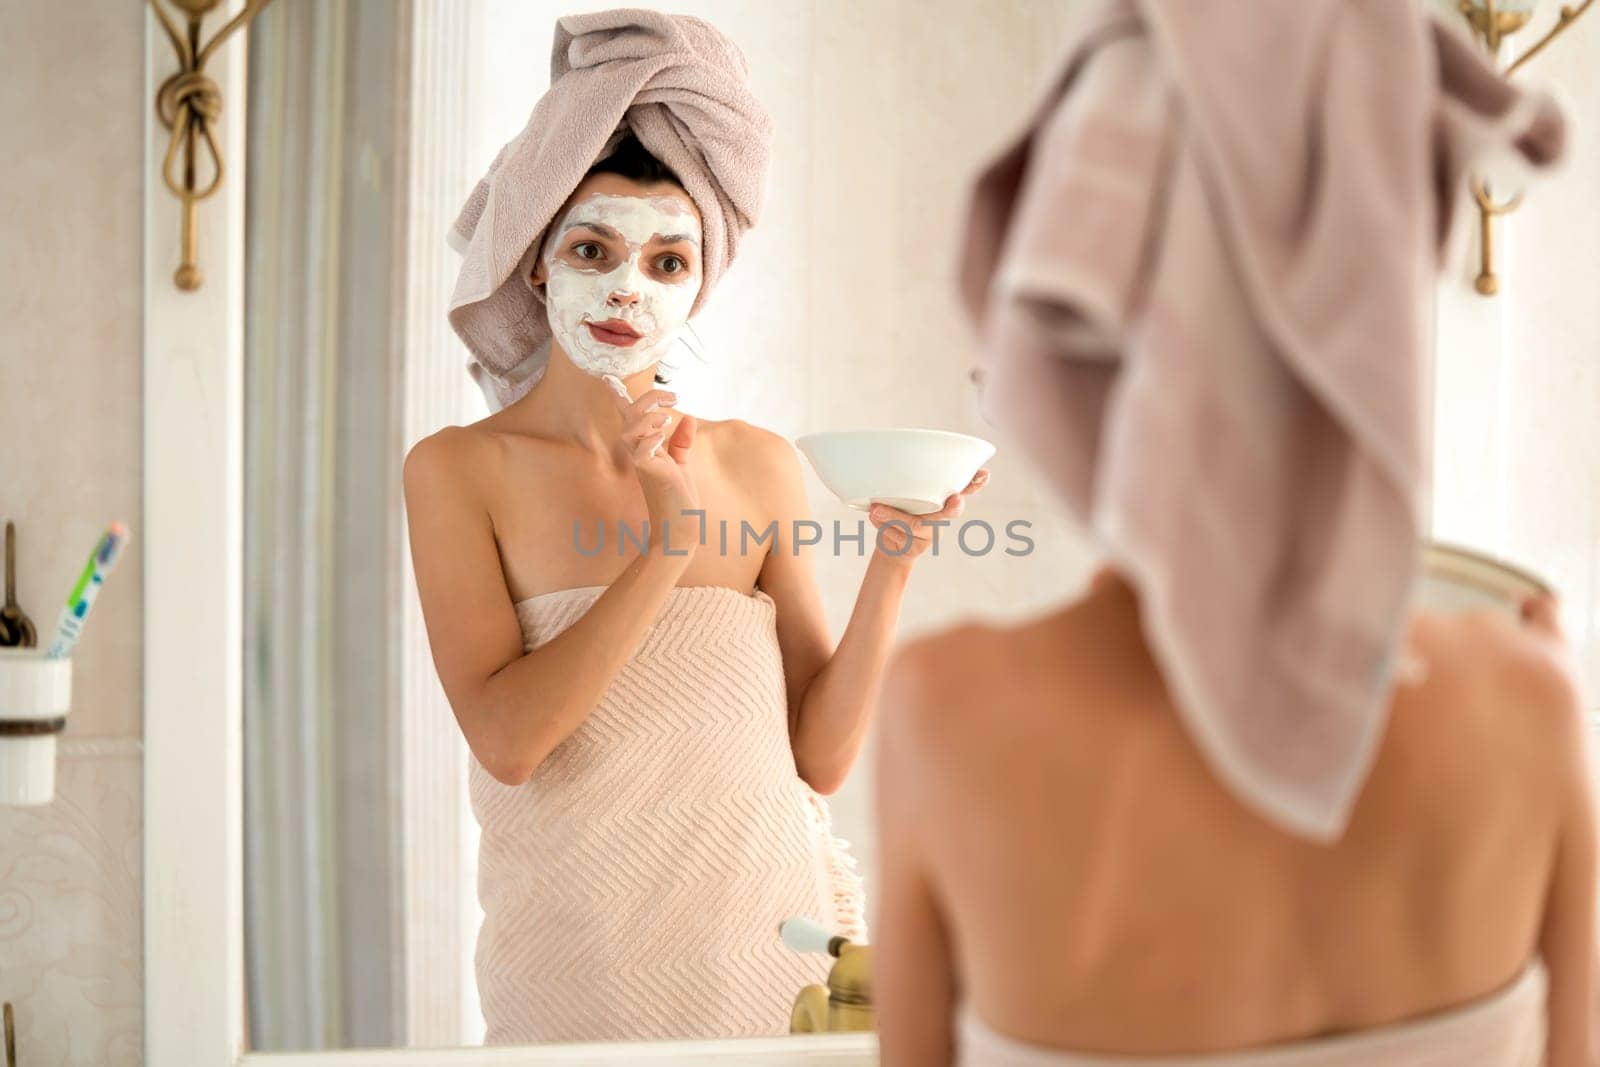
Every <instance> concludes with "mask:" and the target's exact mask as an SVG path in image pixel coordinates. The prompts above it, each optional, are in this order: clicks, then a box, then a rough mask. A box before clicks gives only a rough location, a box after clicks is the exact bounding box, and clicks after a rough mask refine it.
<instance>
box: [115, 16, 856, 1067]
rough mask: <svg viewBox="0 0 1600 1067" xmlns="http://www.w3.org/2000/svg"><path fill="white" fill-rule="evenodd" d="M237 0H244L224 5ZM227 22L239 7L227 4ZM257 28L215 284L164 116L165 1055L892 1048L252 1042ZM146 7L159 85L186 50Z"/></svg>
mask: <svg viewBox="0 0 1600 1067" xmlns="http://www.w3.org/2000/svg"><path fill="white" fill-rule="evenodd" d="M224 6H225V7H226V8H227V9H229V10H230V11H232V10H237V9H238V7H239V6H240V4H239V0H231V2H230V3H228V4H226V5H224ZM209 21H210V24H211V25H212V26H213V27H214V26H218V25H221V23H222V19H220V18H213V19H212V20H209ZM245 57H246V50H245V46H244V35H243V34H238V35H235V36H234V38H233V39H232V40H231V41H230V42H229V43H228V44H227V45H226V46H225V47H224V48H223V49H222V50H221V51H220V52H219V54H218V55H216V56H215V57H214V59H213V61H212V63H211V66H210V73H211V74H212V76H213V77H214V78H215V80H216V82H217V84H218V85H219V87H220V88H221V90H222V96H223V100H224V101H225V107H226V111H225V114H224V118H223V120H222V123H221V128H220V140H221V147H222V151H223V157H224V159H225V160H226V161H227V163H228V165H229V179H228V181H227V182H226V183H225V184H224V185H223V187H222V189H221V191H220V192H219V193H218V194H217V196H215V197H213V198H212V199H210V200H208V201H205V202H203V204H202V205H201V211H200V220H199V222H200V240H199V265H200V268H201V270H202V271H204V272H205V284H204V287H203V288H202V289H200V290H199V291H197V292H188V293H186V292H181V291H179V290H178V289H177V288H176V287H175V286H174V285H173V283H172V273H173V270H174V268H175V267H176V265H177V263H178V248H179V224H180V208H179V204H178V201H177V200H176V199H175V198H174V197H173V196H172V195H171V194H170V193H169V192H168V191H167V189H166V187H165V185H164V184H163V183H162V181H161V178H160V173H159V167H160V164H161V160H162V158H163V156H164V154H165V150H166V137H167V131H166V130H165V128H164V127H162V126H161V124H160V123H159V122H158V121H157V120H156V118H155V115H154V109H153V106H150V107H147V108H146V112H145V114H146V120H145V145H146V150H145V171H144V173H145V195H144V222H145V242H144V245H145V257H144V292H145V317H144V486H145V489H144V523H143V526H144V529H145V531H146V536H145V537H144V545H143V551H144V567H145V611H144V647H145V663H144V894H143V896H144V901H143V904H144V961H145V964H144V966H145V988H144V1005H145V1056H144V1059H145V1062H146V1063H149V1064H152V1065H162V1067H165V1065H168V1064H183V1065H185V1067H208V1065H213V1064H216V1065H229V1067H235V1065H237V1067H368V1065H374V1064H401V1065H408V1064H414V1065H421V1064H429V1065H458V1067H467V1065H481V1067H488V1065H491V1064H492V1065H508V1064H583V1065H589V1067H606V1065H620V1064H635V1063H651V1064H671V1063H679V1064H711V1063H730V1064H731V1063H738V1064H751V1065H756V1064H770V1065H774V1067H817V1065H826V1067H859V1065H866V1064H872V1063H876V1061H877V1054H876V1047H877V1042H876V1039H875V1036H874V1035H870V1034H836V1035H817V1036H809V1037H774V1038H754V1039H741V1040H728V1041H686V1042H662V1043H640V1044H609V1043H608V1044H584V1045H547V1046H542V1047H527V1048H509V1047H499V1048H457V1049H365V1050H358V1051H333V1052H311V1053H245V1052H243V1051H242V1049H243V1046H244V1035H245V1019H244V1004H245V988H244V931H243V918H244V883H243V845H242V842H243V829H244V827H243V821H242V815H243V788H242V774H241V770H242V761H241V750H242V745H241V740H242V633H243V620H242V616H241V605H242V583H241V561H242V549H241V534H242V532H243V521H244V516H243V514H242V500H243V491H242V490H243V448H242V441H243V434H242V423H243V396H242V381H243V284H242V283H243V267H244V190H243V181H242V174H243V159H244V132H243V131H244V123H243V118H242V117H243V115H244V114H245V108H244V89H245V77H244V65H245ZM173 67H174V62H173V57H172V55H171V49H170V45H169V43H168V41H167V40H166V37H165V35H164V33H163V32H162V31H161V29H160V27H159V25H158V24H157V23H156V21H155V18H154V16H153V15H151V14H149V13H148V11H147V14H146V33H145V76H144V94H145V96H144V98H145V99H146V100H147V101H152V102H153V101H154V100H155V94H156V90H157V88H158V87H159V85H160V83H161V81H162V80H163V79H164V78H165V77H166V76H167V74H168V73H170V72H171V71H172V70H173Z"/></svg>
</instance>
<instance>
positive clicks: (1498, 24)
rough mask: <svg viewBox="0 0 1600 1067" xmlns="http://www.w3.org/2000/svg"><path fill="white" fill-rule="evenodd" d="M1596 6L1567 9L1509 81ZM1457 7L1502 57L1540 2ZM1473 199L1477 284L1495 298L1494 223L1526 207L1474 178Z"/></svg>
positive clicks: (1478, 1) (1467, 1) (1461, 2)
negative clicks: (1501, 197) (1499, 195)
mask: <svg viewBox="0 0 1600 1067" xmlns="http://www.w3.org/2000/svg"><path fill="white" fill-rule="evenodd" d="M1593 3H1594V0H1583V3H1581V4H1579V5H1578V6H1577V7H1572V6H1571V5H1563V6H1562V8H1561V14H1560V17H1558V18H1557V19H1556V24H1555V25H1554V26H1552V27H1551V28H1550V31H1549V32H1548V33H1546V34H1545V35H1544V36H1543V37H1541V38H1539V40H1538V41H1536V42H1535V43H1534V44H1533V45H1532V47H1530V48H1529V49H1528V50H1527V51H1526V52H1523V53H1522V54H1521V55H1520V56H1518V57H1517V58H1516V61H1515V62H1513V63H1512V64H1511V65H1510V66H1508V67H1506V71H1505V72H1506V75H1507V76H1508V77H1509V76H1510V75H1512V74H1515V73H1516V72H1517V70H1518V69H1519V68H1520V67H1522V65H1523V64H1525V63H1527V62H1528V60H1530V59H1532V58H1533V57H1534V56H1536V55H1538V54H1539V53H1540V52H1542V51H1544V49H1545V47H1546V46H1548V45H1549V44H1550V42H1551V41H1553V40H1555V39H1556V38H1557V37H1558V36H1560V35H1561V34H1562V33H1563V32H1565V30H1566V29H1567V27H1568V26H1571V25H1572V24H1573V23H1574V22H1576V21H1577V20H1578V19H1579V18H1580V17H1581V16H1582V15H1583V13H1584V12H1585V11H1587V10H1589V5H1591V4H1593ZM1457 6H1458V7H1459V8H1460V11H1461V14H1463V15H1464V16H1466V19H1467V22H1468V23H1469V24H1470V25H1471V26H1472V32H1473V33H1475V34H1477V36H1478V39H1479V40H1480V41H1482V42H1483V46H1484V47H1485V48H1487V49H1488V50H1489V54H1490V55H1491V56H1498V55H1499V54H1500V43H1501V42H1502V41H1504V40H1505V38H1506V37H1507V36H1509V35H1510V34H1513V33H1516V32H1517V31H1518V30H1520V29H1522V28H1523V27H1524V26H1526V25H1527V24H1528V21H1529V20H1530V19H1532V18H1533V9H1534V8H1535V7H1536V6H1538V0H1457ZM1472 198H1473V199H1474V200H1476V201H1477V203H1478V234H1479V237H1480V241H1479V259H1478V277H1477V280H1476V281H1475V282H1474V283H1473V284H1474V286H1475V287H1476V288H1477V290H1478V292H1480V293H1482V294H1483V295H1484V296H1493V295H1494V294H1495V293H1498V292H1499V291H1500V278H1499V276H1498V275H1497V274H1495V272H1494V220H1495V219H1496V218H1497V217H1498V216H1500V215H1509V214H1510V213H1511V212H1513V211H1515V210H1516V209H1517V206H1518V205H1519V204H1521V203H1522V194H1521V193H1520V192H1519V193H1517V194H1516V195H1515V196H1513V197H1511V198H1510V199H1508V200H1504V201H1496V200H1495V198H1494V191H1493V190H1492V189H1490V187H1489V183H1488V182H1486V181H1484V180H1482V179H1480V178H1473V179H1472Z"/></svg>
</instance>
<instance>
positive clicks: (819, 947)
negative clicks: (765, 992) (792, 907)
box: [778, 918, 878, 1034]
mask: <svg viewBox="0 0 1600 1067" xmlns="http://www.w3.org/2000/svg"><path fill="white" fill-rule="evenodd" d="M778 933H779V935H780V936H781V937H782V938H783V943H784V944H785V945H788V946H789V947H790V948H792V949H794V950H795V951H796V952H826V953H827V954H828V955H830V956H832V957H834V958H835V959H836V960H838V962H837V963H835V964H834V965H833V967H832V969H830V970H829V971H828V984H827V985H826V986H820V985H808V986H806V987H805V988H804V989H802V990H800V992H799V993H798V994H797V995H796V996H795V998H794V1010H793V1012H792V1013H791V1014H790V1016H789V1032H790V1033H791V1034H820V1033H835V1032H839V1031H846V1030H871V1029H874V1028H875V1027H876V1025H877V1021H878V1013H877V1010H876V1009H875V1008H874V1007H873V1005H872V946H871V945H858V944H856V943H855V942H854V941H851V940H849V939H848V938H844V937H838V936H835V935H833V934H830V933H829V932H828V931H827V930H825V929H823V927H822V926H821V925H819V924H817V923H815V922H812V921H811V920H810V919H804V918H794V919H788V920H786V921H784V923H783V924H782V925H781V926H779V927H778Z"/></svg>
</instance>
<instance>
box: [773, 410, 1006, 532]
mask: <svg viewBox="0 0 1600 1067" xmlns="http://www.w3.org/2000/svg"><path fill="white" fill-rule="evenodd" d="M795 445H796V447H798V448H799V449H800V451H801V452H803V453H805V456H806V458H807V459H809V460H810V461H811V466H812V468H813V469H814V470H815V471H816V472H817V477H819V478H821V479H822V484H823V485H825V486H827V487H828V488H829V489H830V490H832V491H833V494H834V495H835V496H837V497H838V498H839V499H840V500H842V501H844V503H845V504H846V505H847V506H849V507H852V508H856V509H858V510H861V511H865V510H867V509H868V508H870V507H871V506H872V505H873V504H887V505H889V506H890V507H892V508H899V509H900V510H901V511H905V512H909V513H910V514H912V515H927V514H929V513H930V512H934V511H938V510H939V509H940V508H942V507H944V501H945V498H946V497H948V496H949V495H950V494H951V493H954V492H958V491H960V490H962V489H965V488H966V487H967V483H968V482H970V481H972V476H973V475H974V474H977V473H978V468H979V467H982V466H983V465H984V463H985V462H986V461H987V460H988V459H989V457H990V456H992V455H994V445H992V444H990V443H989V442H988V441H985V440H983V438H981V437H970V436H968V435H967V434H964V433H952V432H950V431H949V430H916V429H901V430H835V431H830V432H827V433H810V434H806V435H805V436H804V437H801V438H799V439H798V440H796V441H795Z"/></svg>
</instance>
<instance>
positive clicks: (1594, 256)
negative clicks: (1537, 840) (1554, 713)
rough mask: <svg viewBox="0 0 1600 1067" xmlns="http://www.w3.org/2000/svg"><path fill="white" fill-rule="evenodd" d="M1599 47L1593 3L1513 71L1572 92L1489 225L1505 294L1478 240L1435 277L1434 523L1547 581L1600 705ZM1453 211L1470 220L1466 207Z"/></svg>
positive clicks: (1548, 11) (1533, 34) (1539, 27)
mask: <svg viewBox="0 0 1600 1067" xmlns="http://www.w3.org/2000/svg"><path fill="white" fill-rule="evenodd" d="M1555 14H1556V12H1555V11H1554V9H1553V5H1545V8H1544V10H1543V11H1542V13H1541V15H1540V18H1539V21H1538V22H1537V23H1536V24H1535V26H1534V27H1532V28H1531V29H1529V30H1526V31H1524V33H1523V34H1519V35H1518V37H1522V36H1524V35H1526V36H1527V38H1528V40H1527V41H1524V42H1523V44H1524V45H1526V43H1528V41H1531V40H1533V39H1535V38H1537V36H1539V35H1540V34H1542V32H1543V27H1544V26H1545V25H1546V24H1547V23H1548V22H1549V21H1550V20H1552V19H1554V17H1555ZM1516 40H1517V38H1513V42H1515V41H1516ZM1597 55H1600V16H1597V15H1595V14H1590V15H1588V16H1585V18H1584V20H1583V21H1582V22H1579V23H1578V24H1577V25H1575V26H1574V27H1572V28H1571V29H1570V30H1569V31H1568V32H1567V34H1566V36H1564V37H1563V38H1562V39H1561V40H1560V41H1559V42H1557V43H1555V44H1552V45H1551V46H1550V48H1549V50H1548V51H1546V52H1544V53H1543V54H1541V55H1540V56H1539V57H1538V58H1536V59H1534V60H1532V61H1530V63H1529V64H1528V66H1527V67H1526V68H1524V69H1523V70H1522V71H1519V72H1518V75H1517V77H1518V78H1519V79H1526V80H1529V81H1534V82H1540V83H1547V84H1548V85H1550V87H1551V88H1553V89H1554V90H1555V91H1556V92H1557V93H1558V95H1559V97H1560V98H1561V99H1562V100H1563V101H1564V103H1565V104H1566V105H1567V107H1568V110H1569V114H1570V116H1571V118H1572V120H1573V125H1572V129H1571V131H1570V135H1569V149H1570V155H1569V157H1568V159H1567V161H1566V164H1565V166H1564V167H1563V168H1562V169H1561V170H1560V171H1559V172H1557V173H1555V174H1553V175H1551V176H1549V177H1547V178H1545V179H1542V180H1540V181H1539V182H1537V183H1536V184H1534V185H1532V186H1531V187H1530V188H1529V189H1528V191H1527V196H1526V199H1525V201H1524V204H1523V206H1522V207H1521V208H1520V209H1519V210H1517V211H1516V212H1515V213H1513V214H1512V215H1510V216H1507V217H1506V218H1504V219H1502V220H1501V221H1500V223H1499V224H1498V227H1497V230H1496V234H1497V236H1496V243H1497V245H1498V248H1499V255H1498V257H1497V273H1499V275H1500V279H1501V287H1502V289H1501V293H1500V295H1498V296H1496V297H1493V298H1485V297H1482V296H1479V295H1478V294H1477V293H1476V292H1475V291H1474V290H1473V287H1472V279H1473V278H1474V277H1475V276H1476V274H1477V264H1478V251H1477V247H1476V245H1475V243H1473V242H1468V244H1469V245H1470V247H1469V248H1467V249H1464V250H1463V251H1464V254H1463V255H1462V257H1461V259H1460V260H1459V261H1458V262H1457V263H1455V264H1453V269H1452V271H1451V272H1450V274H1449V275H1448V276H1447V277H1446V279H1445V280H1444V283H1443V284H1442V285H1441V286H1440V289H1439V293H1438V320H1437V321H1438V338H1437V342H1436V346H1435V368H1434V370H1435V385H1436V388H1435V393H1434V404H1435V415H1434V472H1435V494H1434V531H1435V534H1436V536H1439V537H1441V538H1444V539H1447V540H1454V541H1459V542H1465V543H1467V544H1469V545H1473V546H1475V547H1478V548H1482V549H1487V550H1489V551H1491V552H1496V553H1499V554H1503V555H1505V556H1508V557H1510V558H1511V559H1513V560H1516V561H1518V562H1521V563H1523V564H1525V565H1526V566H1529V567H1531V568H1533V569H1534V570H1536V571H1538V572H1539V573H1540V574H1542V575H1544V576H1545V577H1546V578H1547V579H1548V580H1549V581H1550V582H1551V583H1553V584H1554V585H1555V586H1556V588H1557V590H1558V591H1559V592H1560V593H1561V596H1562V601H1563V611H1562V621H1563V623H1564V625H1565V627H1566V629H1567V633H1568V635H1569V636H1570V637H1571V638H1572V640H1573V642H1574V644H1575V645H1576V646H1577V651H1578V656H1579V662H1580V664H1581V665H1582V668H1583V671H1584V675H1585V682H1586V686H1587V697H1588V701H1589V707H1590V709H1591V710H1592V711H1594V712H1596V713H1597V714H1600V299H1596V290H1597V286H1600V205H1597V203H1596V200H1595V190H1596V189H1600V66H1597V65H1596V63H1595V57H1596V56H1597ZM1461 221H1462V223H1463V224H1464V225H1466V226H1467V227H1469V228H1472V229H1473V230H1475V229H1476V227H1477V213H1476V211H1475V210H1474V211H1469V212H1467V213H1465V214H1463V216H1462V219H1461ZM1597 723H1600V719H1597Z"/></svg>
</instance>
